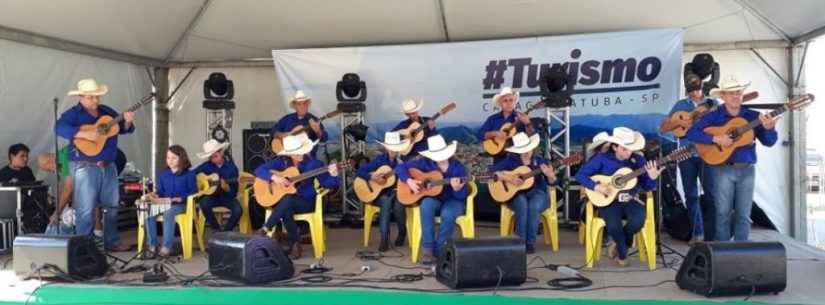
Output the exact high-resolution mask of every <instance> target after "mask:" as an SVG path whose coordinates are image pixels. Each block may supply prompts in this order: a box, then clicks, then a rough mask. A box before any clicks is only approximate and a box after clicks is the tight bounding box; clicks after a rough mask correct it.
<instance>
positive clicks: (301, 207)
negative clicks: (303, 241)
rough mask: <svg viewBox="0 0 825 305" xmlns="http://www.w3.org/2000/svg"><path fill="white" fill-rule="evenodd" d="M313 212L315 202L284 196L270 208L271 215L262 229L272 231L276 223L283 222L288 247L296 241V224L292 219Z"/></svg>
mask: <svg viewBox="0 0 825 305" xmlns="http://www.w3.org/2000/svg"><path fill="white" fill-rule="evenodd" d="M314 210H315V201H314V200H313V201H309V200H306V199H304V198H301V197H300V196H298V195H291V194H290V195H286V196H284V197H283V198H281V201H279V202H278V204H276V205H275V207H273V208H272V214H270V215H269V219H267V220H266V223H265V224H264V227H266V229H267V230H272V228H273V227H275V225H276V224H278V221H283V223H284V229H286V234H287V239H288V241H289V245H290V246H291V245H293V244H294V243H296V242H297V241H298V237H300V236H299V234H298V224H297V223H295V219H294V218H292V216H294V215H295V214H303V213H309V212H312V211H314Z"/></svg>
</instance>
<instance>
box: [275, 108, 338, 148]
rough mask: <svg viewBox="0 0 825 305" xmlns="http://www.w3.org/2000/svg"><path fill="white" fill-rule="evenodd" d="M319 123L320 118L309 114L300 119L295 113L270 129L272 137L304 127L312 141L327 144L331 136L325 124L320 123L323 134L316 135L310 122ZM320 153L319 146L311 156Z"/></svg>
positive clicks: (288, 115)
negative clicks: (278, 133)
mask: <svg viewBox="0 0 825 305" xmlns="http://www.w3.org/2000/svg"><path fill="white" fill-rule="evenodd" d="M310 119H312V120H315V121H318V117H316V116H315V115H314V114H312V113H309V112H307V114H306V115H304V117H298V113H297V112H293V113H290V114H287V115H285V116H284V117H282V118H281V119H280V120H278V122H277V123H275V125H272V128H270V129H269V134H270V135H275V133H277V132H290V131H292V129H295V127H297V126H304V130H305V131H306V134H307V137H309V139H310V140H313V141H315V140H319V141H321V142H326V141H327V138H328V137H329V134H327V129H326V128H325V127H324V123H321V122H318V123H319V124H320V125H321V134H320V135H319V134H316V133H315V130H313V129H312V128H310V127H309V120H310ZM317 151H318V146H315V147H313V148H312V153H311V155H312V156H313V157H315V156H317V154H316V152H317Z"/></svg>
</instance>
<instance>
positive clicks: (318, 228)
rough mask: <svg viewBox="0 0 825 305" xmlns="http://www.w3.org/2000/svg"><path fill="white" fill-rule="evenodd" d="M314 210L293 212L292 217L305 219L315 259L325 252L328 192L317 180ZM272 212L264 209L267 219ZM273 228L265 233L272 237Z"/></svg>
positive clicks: (300, 219) (297, 219) (298, 219)
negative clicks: (302, 212)
mask: <svg viewBox="0 0 825 305" xmlns="http://www.w3.org/2000/svg"><path fill="white" fill-rule="evenodd" d="M315 191H316V193H317V194H316V195H315V211H313V212H310V213H304V214H295V216H293V217H292V218H293V219H295V221H306V222H307V223H309V233H310V235H311V237H312V250H313V253H314V254H315V258H316V259H320V258H322V257H324V252H326V243H325V241H326V235H325V233H324V195H326V194H327V193H329V190H328V189H324V188H320V187H319V186H318V182H317V180H316V182H315ZM271 214H272V210H271V209H266V217H265V218H264V219H269V216H270V215H271ZM274 233H275V230H272V231H267V235H268V236H269V237H272V235H273V234H274Z"/></svg>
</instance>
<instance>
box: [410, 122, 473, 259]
mask: <svg viewBox="0 0 825 305" xmlns="http://www.w3.org/2000/svg"><path fill="white" fill-rule="evenodd" d="M457 145H458V143H457V142H456V141H453V142H452V143H450V145H447V143H446V142H445V141H444V138H443V137H442V136H441V135H435V136H432V137H429V138H427V147H428V148H427V150H422V151H421V152H420V154H421V155H422V156H423V157H424V158H418V159H415V160H412V161H409V162H404V163H400V164H399V165H398V166H397V167H396V168H395V174H396V175H397V176H398V179H399V182H398V183H405V184H406V185H407V186H409V188H410V190H412V191H413V193H417V192H419V191H420V190H422V189H423V188H424V187H426V186H425V185H423V183H422V181H419V180H416V179H413V178H412V177H411V176H410V170H411V169H417V170H419V171H422V172H432V171H438V172H440V173H441V174H442V175H443V176H444V179H450V183H449V184H450V185H449V186H448V187H444V188H443V190H442V191H441V193H440V194H438V195H437V196H434V197H426V198H424V199H422V200H421V203H420V204H421V232H422V233H421V245H422V246H423V247H424V249H425V250H426V251H425V255H424V261H425V262H428V261H429V262H433V261H434V260H435V258H436V257H438V253H439V251H440V250H441V249H442V247H444V246H446V244H447V241H448V240H449V239H451V238H452V237H453V231H455V221H456V219H457V218H458V216H461V215H463V214H464V206H465V203H464V201H465V199H466V198H467V194H468V193H469V188H468V187H467V183H466V179H465V178H466V177H467V169H466V168H465V167H464V165H463V164H461V162H460V161H458V160H457V159H455V158H453V155H454V154H455V151H456V147H457ZM436 214H441V226H440V227H439V228H438V235H436V234H435V216H436Z"/></svg>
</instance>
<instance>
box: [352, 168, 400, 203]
mask: <svg viewBox="0 0 825 305" xmlns="http://www.w3.org/2000/svg"><path fill="white" fill-rule="evenodd" d="M373 173H376V174H377V176H376V177H375V179H364V178H361V177H356V178H355V180H354V181H353V182H352V188H353V189H354V190H355V195H357V196H358V199H359V200H361V202H374V201H375V198H378V195H379V194H381V191H383V190H385V189H386V188H388V187H391V186H393V185H394V184H395V172H393V170H392V167H390V166H389V165H383V166H381V167H379V168H377V169H375V170H374V171H373V172H371V173H370V176H372V174H373Z"/></svg>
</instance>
